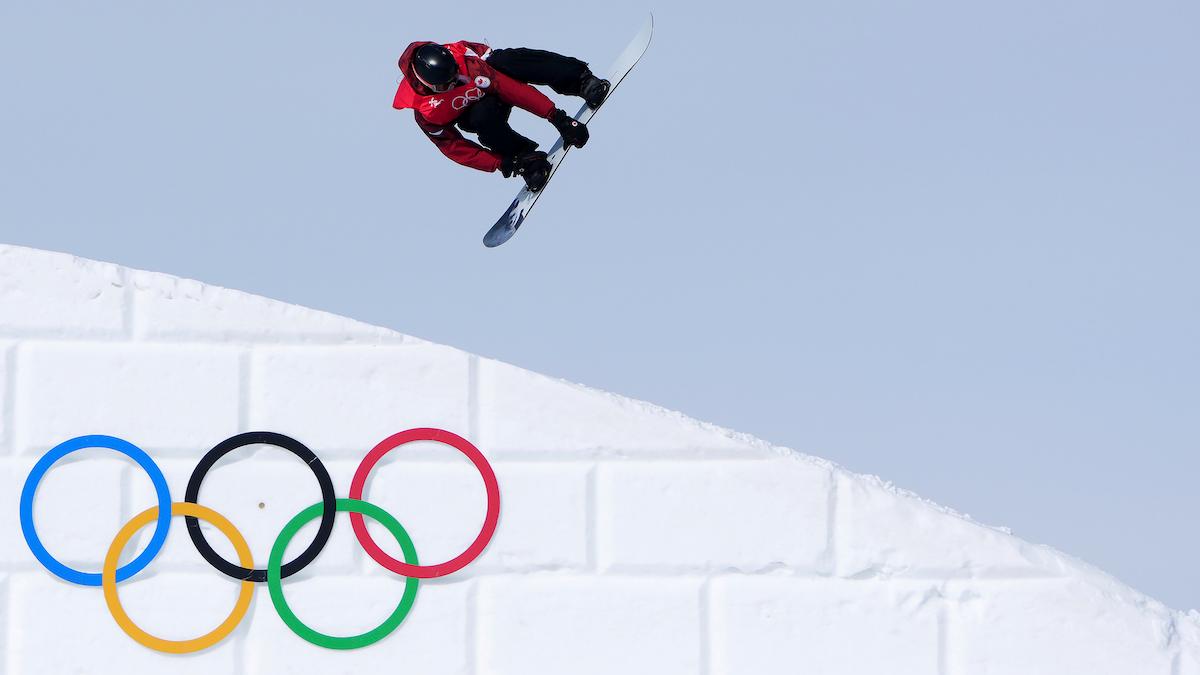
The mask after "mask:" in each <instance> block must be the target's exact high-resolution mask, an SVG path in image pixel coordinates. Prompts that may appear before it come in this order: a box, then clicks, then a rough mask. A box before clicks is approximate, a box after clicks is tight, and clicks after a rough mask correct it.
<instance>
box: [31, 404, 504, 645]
mask: <svg viewBox="0 0 1200 675" xmlns="http://www.w3.org/2000/svg"><path fill="white" fill-rule="evenodd" d="M415 441H436V442H439V443H443V444H445V445H449V446H451V447H453V448H454V449H456V450H458V451H459V452H461V453H463V454H464V455H466V457H467V459H469V460H471V463H472V464H474V465H475V468H476V469H477V470H478V471H479V474H480V475H481V476H482V477H483V483H484V487H485V488H486V491H487V514H486V515H485V517H484V522H483V527H482V528H481V529H480V531H479V534H478V536H476V537H475V540H474V541H473V542H471V544H470V546H468V547H467V549H466V550H465V551H463V552H462V553H461V554H459V555H458V556H457V557H455V558H452V559H450V560H447V561H445V562H442V563H438V564H435V565H422V564H420V563H419V561H418V559H417V550H416V547H415V546H414V545H413V542H412V539H411V538H410V537H409V536H408V533H407V532H406V531H405V530H404V527H402V526H401V525H400V522H399V521H397V520H396V519H395V518H394V517H393V516H392V515H391V514H389V513H388V512H387V511H384V510H383V509H382V508H380V507H378V506H376V505H374V504H372V503H370V502H367V501H364V500H363V489H364V487H365V486H366V482H367V476H368V475H369V474H370V473H371V470H372V469H373V468H374V467H375V464H376V463H378V462H379V460H380V459H381V458H382V457H383V456H384V455H386V454H387V453H389V452H391V451H392V450H395V449H396V448H398V447H400V446H402V445H404V444H406V443H412V442H415ZM252 444H265V445H274V446H276V447H280V448H283V449H284V450H287V451H288V452H291V453H292V454H294V455H296V456H297V457H299V458H300V459H301V460H303V461H304V463H305V464H307V465H308V467H309V469H311V470H312V472H313V474H314V475H315V476H316V478H317V483H318V484H319V485H320V487H321V501H320V502H318V503H316V504H313V505H312V506H309V507H307V508H305V509H304V510H302V511H301V512H300V513H298V514H296V516H295V517H293V518H292V519H291V520H290V521H288V523H287V524H286V525H284V526H283V530H282V531H280V533H279V536H278V537H277V538H276V540H275V543H274V545H273V546H272V547H271V553H270V555H269V556H268V560H267V566H266V567H265V568H258V569H256V568H255V567H254V561H253V560H252V558H251V555H250V547H249V545H248V544H247V543H246V540H245V538H244V537H242V535H241V533H240V532H239V531H238V530H237V528H236V527H234V525H233V523H231V522H230V521H229V520H228V519H227V518H225V517H224V516H222V515H221V514H219V513H217V512H216V511H213V510H212V509H210V508H208V507H206V506H202V505H201V504H199V501H198V500H199V496H200V484H201V483H202V482H203V481H204V477H205V475H206V474H207V473H208V471H209V469H211V468H212V467H213V465H214V464H216V462H217V461H218V460H219V459H221V458H222V457H224V456H225V455H226V454H228V453H230V452H232V451H233V450H236V449H238V448H240V447H243V446H246V445H252ZM84 448H105V449H109V450H115V451H116V452H119V453H121V454H123V455H126V456H127V457H129V458H130V459H132V460H133V461H135V462H137V463H138V465H139V466H141V467H142V469H143V470H144V471H145V472H146V473H147V474H149V476H150V481H151V483H153V485H154V491H155V493H156V495H157V498H158V505H157V506H152V507H150V508H149V509H146V510H145V511H142V512H141V513H139V514H138V515H136V516H134V517H133V519H132V520H130V521H129V522H128V523H126V524H125V526H124V527H122V528H121V530H120V531H119V532H118V533H117V536H116V537H115V538H114V539H113V541H112V544H111V545H110V546H109V548H108V552H107V553H106V554H105V556H104V562H103V565H102V567H101V572H99V573H95V572H81V571H79V570H76V569H74V568H71V567H68V566H67V565H64V564H63V563H61V562H59V561H58V559H56V558H55V557H54V556H53V555H51V554H50V552H49V551H48V550H46V547H45V546H44V545H43V544H42V541H41V539H39V538H38V534H37V529H36V528H35V526H34V523H33V500H34V496H35V495H36V493H37V488H38V484H39V483H40V482H41V480H42V478H43V477H44V476H45V475H46V472H47V471H49V470H50V467H51V466H52V465H53V464H54V463H55V462H57V461H58V460H60V459H62V458H63V457H65V456H67V455H69V454H71V453H72V452H75V451H76V450H82V449H84ZM20 510H21V532H22V533H23V534H24V536H25V542H26V543H27V544H28V545H29V550H30V551H32V552H33V555H34V557H35V558H37V559H38V562H40V563H41V564H42V565H43V566H44V567H45V568H46V569H47V570H49V571H50V572H51V573H53V574H55V575H56V576H58V577H59V578H61V579H64V580H66V581H69V582H71V583H75V584H80V585H84V586H100V587H102V588H103V591H104V602H105V604H106V605H107V606H108V610H109V612H110V613H111V614H112V616H113V618H114V619H115V620H116V622H117V625H118V626H120V627H121V630H123V631H125V633H126V634H127V635H129V636H130V637H132V638H133V639H134V640H136V641H137V642H138V643H139V644H142V645H145V646H146V647H150V648H151V649H156V650H158V651H162V652H169V653H173V654H185V653H189V652H194V651H199V650H201V649H206V648H208V647H211V646H213V645H215V644H217V643H218V642H220V641H221V640H223V639H224V638H225V637H226V636H228V635H229V634H230V633H231V632H232V631H233V630H234V628H236V627H237V625H238V623H239V622H241V620H242V618H243V617H244V616H245V615H246V612H247V610H249V608H250V601H251V599H252V597H253V595H254V584H255V583H256V582H257V583H262V582H266V584H267V588H268V590H269V591H270V595H271V603H272V604H273V605H274V606H275V610H276V611H277V612H278V613H279V616H280V618H282V619H283V622H284V623H285V624H287V626H288V627H289V628H290V629H291V630H292V632H294V633H296V634H297V635H299V636H300V637H302V638H304V639H305V640H307V641H309V642H311V643H313V644H315V645H319V646H321V647H326V648H329V649H357V648H359V647H365V646H367V645H370V644H374V643H375V642H378V641H379V640H382V639H383V638H384V637H386V636H387V635H388V634H390V633H391V632H392V631H394V630H395V629H396V628H397V627H399V626H400V624H401V623H402V622H403V621H404V619H405V618H406V617H407V616H408V613H409V611H410V610H411V609H412V606H413V602H414V601H415V600H416V596H417V586H418V584H419V580H420V579H433V578H437V577H443V576H446V575H448V574H451V573H453V572H456V571H458V570H460V569H462V568H463V567H465V566H467V565H468V564H470V563H471V562H472V561H474V560H475V559H476V558H477V557H479V555H480V554H481V553H482V552H483V550H484V549H485V548H487V545H488V543H489V542H490V541H491V539H492V535H493V534H495V532H496V525H497V523H498V522H499V519H500V486H499V484H498V483H497V481H496V473H495V472H494V471H493V470H492V467H491V465H490V464H488V461H487V459H486V458H485V457H484V456H483V453H481V452H480V451H479V449H478V448H476V447H475V446H474V445H472V444H471V443H470V441H468V440H466V439H465V438H463V437H461V436H458V435H457V434H454V433H451V432H449V431H444V430H442V429H432V428H419V429H409V430H407V431H401V432H399V433H396V434H393V435H391V436H389V437H387V438H385V439H383V440H382V441H380V442H379V444H378V445H376V446H375V447H374V448H372V449H371V451H370V452H368V453H367V455H366V456H365V457H364V458H363V460H362V462H361V463H360V464H359V465H358V469H357V470H355V472H354V478H353V479H352V480H351V482H350V495H349V497H348V498H338V497H335V494H334V489H333V480H332V479H331V478H330V476H329V472H328V471H327V470H326V469H325V465H324V464H322V463H321V460H320V459H319V458H318V457H317V455H316V454H315V453H314V452H313V451H312V450H310V449H308V447H307V446H305V445H304V444H303V443H301V442H300V441H297V440H295V439H294V438H290V437H288V436H284V435H283V434H278V433H274V432H270V431H251V432H246V433H242V434H238V435H236V436H233V437H231V438H228V439H226V440H224V441H222V442H221V443H219V444H217V445H216V446H215V447H214V448H213V449H211V450H209V451H208V453H206V454H205V455H204V457H202V458H201V459H200V462H199V464H197V465H196V468H195V469H194V470H193V471H192V475H191V478H190V479H189V480H188V485H187V490H186V492H185V494H184V500H183V501H181V502H175V501H172V500H171V494H170V491H169V490H168V488H167V480H166V477H165V476H164V475H163V473H162V470H161V469H160V468H159V467H158V465H157V464H156V463H155V462H154V460H153V459H151V458H150V455H148V454H147V453H146V452H145V451H143V450H142V449H141V448H139V447H137V446H136V445H134V444H132V443H130V442H128V441H125V440H122V439H120V438H116V437H113V436H102V435H91V436H79V437H77V438H72V439H71V440H69V441H64V442H63V443H60V444H59V445H57V446H55V447H54V448H52V449H51V450H50V451H49V452H47V453H46V454H45V455H43V456H42V458H41V459H40V460H38V462H37V464H35V465H34V467H33V469H32V470H31V471H30V472H29V476H28V477H27V478H26V479H25V486H24V487H23V488H22V489H21V509H20ZM338 511H345V512H348V513H349V514H350V525H351V527H352V528H353V530H354V536H355V537H356V538H357V539H358V541H359V543H360V544H361V545H362V547H363V548H364V549H365V550H366V552H367V555H369V556H370V557H371V559H372V560H374V561H375V562H377V563H379V564H380V565H382V566H383V567H384V568H386V569H388V570H390V571H392V572H394V573H396V574H398V575H400V576H402V577H404V578H405V585H404V594H403V596H402V597H401V598H400V602H399V604H398V605H397V606H396V609H395V610H394V611H393V612H392V613H391V614H390V615H389V616H388V618H387V619H385V620H384V622H383V623H382V624H380V625H379V626H377V627H375V628H373V629H371V630H369V631H367V632H365V633H362V634H360V635H354V636H350V637H336V636H332V635H326V634H324V633H320V632H317V631H315V630H313V629H312V628H309V627H308V626H307V625H306V624H305V623H304V622H303V621H301V620H300V618H299V617H297V616H296V614H295V613H294V612H292V610H291V608H290V607H289V606H288V603H287V600H286V599H285V598H284V596H283V583H282V581H283V579H285V578H287V577H289V576H291V575H293V574H295V573H297V572H299V571H300V570H302V569H304V568H305V567H307V566H308V564H309V563H311V562H312V561H314V560H316V558H317V556H318V555H319V554H320V553H321V550H322V549H323V548H324V547H325V544H326V542H328V541H329V536H330V534H331V533H332V531H333V520H334V516H335V515H336V513H337V512H338ZM173 516H183V518H184V521H185V523H186V525H187V531H188V535H189V536H190V537H191V540H192V543H193V544H195V546H196V549H197V550H198V551H199V552H200V555H201V556H203V557H204V559H205V560H206V561H208V562H209V564H211V565H212V566H213V567H215V568H216V569H217V570H218V571H220V572H221V573H223V574H225V575H226V576H229V577H232V578H233V579H235V580H237V581H239V582H240V584H241V587H240V589H239V593H238V597H237V600H236V602H235V604H234V608H233V611H232V612H230V614H229V616H228V617H227V618H226V619H225V620H224V621H223V622H222V623H221V625H219V626H217V627H216V628H215V629H213V630H212V631H210V632H209V633H206V634H204V635H201V636H200V637H197V638H192V639H188V640H166V639H163V638H160V637H157V636H154V635H151V634H150V633H147V632H146V631H144V630H142V629H141V628H140V627H139V626H138V625H136V624H135V623H134V622H133V620H132V619H130V618H129V615H128V614H127V613H126V612H125V610H124V608H123V607H122V606H121V600H120V598H119V597H118V595H117V584H118V583H120V582H122V581H125V580H126V579H129V578H130V577H132V576H134V575H135V574H137V573H138V572H140V571H142V570H143V569H145V567H146V566H147V565H149V564H150V562H151V561H152V560H153V559H154V558H155V556H157V555H158V553H159V551H160V550H161V549H162V547H163V544H165V543H166V540H167V532H168V530H169V529H170V526H171V518H172V517H173ZM363 516H367V517H369V518H371V519H373V520H375V521H376V522H378V523H380V524H381V525H383V526H384V528H385V529H387V531H388V532H389V533H391V535H392V536H393V537H395V539H396V541H397V542H398V543H399V544H400V550H401V551H402V553H403V556H404V560H397V559H396V558H393V557H392V556H390V555H388V554H387V553H386V552H384V550H383V549H382V548H380V547H379V545H378V544H376V543H375V540H374V539H372V538H371V535H370V533H369V532H368V531H367V524H366V521H365V520H364V519H363ZM317 519H320V522H319V524H318V528H317V535H316V537H315V538H313V541H312V543H311V544H309V546H308V548H306V549H305V550H304V551H303V552H301V553H300V554H299V555H298V556H296V557H295V558H293V559H292V560H290V561H288V562H284V561H283V554H284V552H285V551H286V550H287V545H288V543H289V542H290V541H291V540H292V537H294V536H295V535H296V533H297V532H299V531H300V529H301V528H302V527H304V525H306V524H308V523H309V522H311V521H313V520H317ZM201 520H204V521H206V522H208V523H210V524H212V525H213V526H214V527H216V528H217V529H218V530H219V531H220V532H221V534H223V535H225V536H226V537H227V538H228V539H229V541H230V542H231V543H232V544H233V548H234V551H235V552H236V554H237V563H236V564H235V563H233V562H230V561H228V560H226V559H224V558H222V557H221V555H220V554H218V553H217V552H216V551H215V550H214V549H213V548H212V546H210V545H209V543H208V541H207V540H206V539H205V538H204V532H203V531H202V530H201V529H200V521H201ZM150 523H154V524H155V526H154V535H153V536H152V537H151V539H150V543H149V544H148V545H147V546H146V549H145V550H144V551H142V552H141V554H139V555H138V556H137V557H136V558H134V559H133V560H131V561H129V562H128V563H126V564H124V565H122V566H120V567H118V566H117V563H118V561H119V560H120V558H121V553H122V552H123V551H124V550H125V546H126V545H127V544H128V543H129V541H130V540H131V539H132V538H133V536H134V535H135V534H137V532H138V531H139V530H141V529H142V528H143V527H145V526H147V525H149V524H150Z"/></svg>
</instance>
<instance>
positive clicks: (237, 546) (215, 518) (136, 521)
mask: <svg viewBox="0 0 1200 675" xmlns="http://www.w3.org/2000/svg"><path fill="white" fill-rule="evenodd" d="M171 515H172V516H193V517H195V518H199V519H201V520H205V521H208V522H210V523H212V524H213V525H215V526H216V528H217V529H218V530H220V531H221V533H222V534H224V535H225V536H226V537H227V538H228V539H229V541H230V542H232V543H233V548H234V550H235V551H237V556H238V562H239V563H241V565H242V567H245V568H247V569H251V568H253V567H254V561H253V560H252V559H251V555H250V546H249V545H247V544H246V539H245V538H244V537H242V533H241V532H238V531H237V528H235V527H234V526H233V523H231V522H229V520H227V519H226V518H225V516H222V515H221V514H219V513H217V512H216V511H213V510H212V509H210V508H208V507H205V506H200V505H199V504H192V503H189V502H175V503H173V504H171ZM157 518H158V507H157V506H153V507H151V508H148V509H146V510H145V511H142V512H141V513H139V514H138V515H136V516H134V517H133V520H130V521H129V522H128V523H126V524H125V527H123V528H121V531H120V532H118V533H117V536H116V538H115V539H113V542H112V545H111V546H109V547H108V554H106V555H105V556H104V569H103V570H102V571H101V572H100V581H101V585H102V586H103V587H104V602H105V604H107V605H108V611H109V612H110V613H111V614H112V616H113V618H114V619H116V620H117V625H118V626H120V627H121V630H123V631H125V633H126V634H127V635H129V637H131V638H133V639H134V640H136V641H137V642H138V643H140V644H142V645H145V646H146V647H149V648H151V649H157V650H158V651H160V652H169V653H171V654H187V653H189V652H198V651H200V650H201V649H207V648H208V647H211V646H213V645H215V644H217V643H218V642H220V641H221V640H223V639H225V636H227V635H229V633H231V632H233V629H234V628H236V627H237V625H238V623H239V622H240V621H241V620H242V618H243V617H244V616H246V612H247V611H248V610H249V609H250V600H251V599H253V597H254V584H253V583H251V582H250V581H249V580H243V581H242V588H241V590H240V591H239V592H238V598H237V603H236V604H235V605H234V606H233V611H232V612H230V613H229V616H228V617H227V618H226V619H225V621H224V622H222V623H221V625H220V626H217V627H216V628H215V629H214V630H213V631H212V632H210V633H206V634H204V635H201V636H200V637H198V638H192V639H191V640H164V639H163V638H160V637H155V636H153V635H151V634H149V633H147V632H146V631H144V630H142V629H141V628H139V627H138V626H137V624H135V623H134V622H133V620H132V619H130V618H129V615H128V614H126V613H125V608H124V607H122V606H121V599H120V598H119V597H118V596H117V560H118V559H119V558H120V557H121V552H122V551H123V550H125V545H126V544H128V543H129V540H130V539H132V538H133V535H134V534H135V533H136V532H137V531H138V530H140V529H142V528H143V527H145V526H146V525H149V524H150V523H152V522H154V521H155V519H157Z"/></svg>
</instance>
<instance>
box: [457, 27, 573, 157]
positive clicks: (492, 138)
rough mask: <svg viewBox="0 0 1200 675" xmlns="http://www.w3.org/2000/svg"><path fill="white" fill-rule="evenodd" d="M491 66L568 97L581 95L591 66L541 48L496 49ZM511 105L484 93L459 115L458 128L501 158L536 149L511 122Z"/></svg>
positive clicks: (490, 60) (522, 80) (535, 144)
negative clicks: (509, 117) (509, 120)
mask: <svg viewBox="0 0 1200 675" xmlns="http://www.w3.org/2000/svg"><path fill="white" fill-rule="evenodd" d="M487 62H488V65H489V66H491V67H493V68H495V69H496V70H498V71H500V72H501V73H504V74H505V75H507V76H509V77H511V78H513V79H514V80H518V81H520V82H524V83H526V84H544V85H547V86H549V87H550V88H551V89H553V90H554V91H556V92H558V93H560V94H564V95H567V96H578V95H579V90H580V87H581V86H582V85H583V75H584V73H586V72H587V70H588V65H587V64H586V63H584V62H583V61H580V60H579V59H576V58H571V57H570V56H563V55H562V54H555V53H554V52H548V51H544V50H541V49H526V48H524V47H517V48H514V49H496V50H493V51H492V55H491V56H489V57H488V60H487ZM511 112H512V106H511V105H509V104H507V103H505V102H504V101H501V100H500V98H499V97H497V96H485V97H483V98H482V99H480V100H479V101H477V102H476V103H474V104H472V105H471V107H470V108H468V109H467V111H466V113H465V114H464V115H463V116H462V117H460V118H458V127H459V128H460V129H462V130H463V131H469V132H471V133H474V134H477V135H478V136H479V143H480V144H481V145H483V146H484V147H486V148H487V149H489V150H491V151H493V152H495V153H498V154H499V155H501V156H502V157H512V156H515V155H517V154H520V153H522V152H529V151H531V150H536V149H537V147H538V144H537V143H534V142H533V141H531V140H529V139H528V138H525V137H524V136H522V135H521V134H519V133H517V132H516V131H514V130H513V128H512V127H511V126H509V124H508V116H509V113H511Z"/></svg>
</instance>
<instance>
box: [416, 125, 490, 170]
mask: <svg viewBox="0 0 1200 675" xmlns="http://www.w3.org/2000/svg"><path fill="white" fill-rule="evenodd" d="M413 116H414V117H416V119H417V126H419V127H421V131H423V132H425V137H426V138H428V139H429V140H431V141H433V144H434V145H436V146H437V149H438V150H441V151H442V154H443V155H445V156H447V157H449V158H450V159H452V160H454V161H456V162H458V163H459V164H462V165H463V166H469V167H471V168H472V169H478V170H480V171H486V172H489V173H490V172H492V171H495V170H497V169H499V168H500V155H497V154H496V153H494V152H492V151H490V150H488V149H487V148H485V147H483V146H482V145H479V144H478V143H473V142H471V141H468V140H467V139H465V138H463V135H462V134H460V133H459V132H458V129H455V128H454V125H452V124H448V125H446V126H439V125H436V124H431V123H429V122H428V121H426V120H425V118H424V117H421V113H419V112H417V111H416V110H414V111H413Z"/></svg>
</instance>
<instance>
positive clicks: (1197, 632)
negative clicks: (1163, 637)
mask: <svg viewBox="0 0 1200 675" xmlns="http://www.w3.org/2000/svg"><path fill="white" fill-rule="evenodd" d="M1177 627H1178V629H1179V643H1180V654H1179V656H1178V660H1179V673H1178V675H1200V612H1197V611H1195V610H1192V611H1191V612H1188V614H1187V616H1184V617H1181V618H1180V619H1179V621H1178V624H1177Z"/></svg>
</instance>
